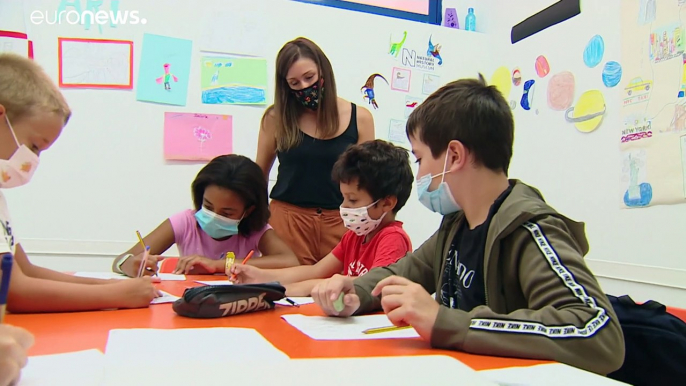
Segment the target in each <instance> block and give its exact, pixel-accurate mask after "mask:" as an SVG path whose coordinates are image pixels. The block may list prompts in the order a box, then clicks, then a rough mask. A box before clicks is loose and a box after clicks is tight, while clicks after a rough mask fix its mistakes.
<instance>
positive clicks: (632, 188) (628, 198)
mask: <svg viewBox="0 0 686 386" xmlns="http://www.w3.org/2000/svg"><path fill="white" fill-rule="evenodd" d="M625 162H626V163H625V164H624V165H625V166H624V167H625V169H624V172H625V173H626V172H628V175H629V186H628V187H627V190H626V192H625V193H624V204H625V205H626V206H627V207H630V208H640V207H645V206H648V205H649V204H650V202H651V201H652V199H653V187H652V186H651V185H650V183H648V182H641V183H639V182H638V181H639V178H640V175H639V173H640V172H641V168H644V167H645V166H646V165H645V161H643V160H642V159H641V153H639V154H631V153H629V154H628V158H627V159H626V161H625ZM627 169H628V170H627ZM644 178H645V177H644Z"/></svg>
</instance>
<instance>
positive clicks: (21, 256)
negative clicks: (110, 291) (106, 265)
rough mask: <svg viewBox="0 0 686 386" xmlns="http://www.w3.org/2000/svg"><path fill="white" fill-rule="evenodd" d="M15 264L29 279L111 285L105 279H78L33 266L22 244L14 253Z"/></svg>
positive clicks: (17, 246)
mask: <svg viewBox="0 0 686 386" xmlns="http://www.w3.org/2000/svg"><path fill="white" fill-rule="evenodd" d="M14 262H15V263H17V265H18V266H19V267H21V270H22V272H24V274H25V275H26V276H28V277H31V278H35V279H45V280H54V281H61V282H65V283H78V284H108V283H111V281H110V280H103V279H92V278H87V277H78V276H74V275H69V274H66V273H62V272H57V271H53V270H51V269H48V268H43V267H39V266H37V265H33V264H31V261H29V259H28V257H26V253H25V252H24V248H22V247H21V244H17V245H16V248H15V252H14Z"/></svg>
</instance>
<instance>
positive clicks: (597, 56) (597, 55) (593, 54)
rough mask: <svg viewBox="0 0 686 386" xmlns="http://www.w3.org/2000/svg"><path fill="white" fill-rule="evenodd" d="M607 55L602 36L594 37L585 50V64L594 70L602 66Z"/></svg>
mask: <svg viewBox="0 0 686 386" xmlns="http://www.w3.org/2000/svg"><path fill="white" fill-rule="evenodd" d="M604 54H605V41H604V40H603V37H602V36H600V35H594V36H593V37H592V38H591V40H589V41H588V43H587V44H586V48H585V49H584V63H585V64H586V66H588V67H590V68H593V67H595V66H597V65H599V64H600V61H602V60H603V55H604Z"/></svg>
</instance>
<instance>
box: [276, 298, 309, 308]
mask: <svg viewBox="0 0 686 386" xmlns="http://www.w3.org/2000/svg"><path fill="white" fill-rule="evenodd" d="M288 298H289V299H291V300H292V301H294V302H295V303H296V304H297V305H299V306H302V305H305V304H311V303H314V299H312V298H310V297H299V296H289V297H288ZM274 303H276V304H281V305H282V306H293V305H292V304H291V303H289V302H287V301H286V299H281V300H277V301H275V302H274Z"/></svg>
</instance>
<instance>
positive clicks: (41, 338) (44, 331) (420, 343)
mask: <svg viewBox="0 0 686 386" xmlns="http://www.w3.org/2000/svg"><path fill="white" fill-rule="evenodd" d="M186 278H187V280H186V281H165V282H162V283H160V284H159V285H158V286H159V288H160V289H162V290H164V291H167V292H169V293H171V294H174V295H177V296H181V295H182V294H183V291H184V290H185V289H186V288H191V287H196V286H198V285H200V284H198V283H196V282H195V280H222V279H224V280H225V278H224V277H222V276H187V277H186ZM297 313H300V314H304V315H323V314H322V312H321V310H320V309H319V307H317V306H316V305H314V304H308V305H304V306H300V307H290V306H277V307H276V309H274V310H269V311H259V312H255V313H250V314H243V315H234V316H229V317H224V318H216V319H193V318H186V317H182V316H178V315H177V314H176V313H175V312H174V311H173V310H172V307H171V304H157V305H151V306H150V307H149V308H141V309H132V310H113V311H92V312H71V313H50V314H12V315H9V314H8V315H7V317H6V322H7V323H9V324H12V325H15V326H20V327H23V328H25V329H27V330H29V331H31V332H32V333H33V334H34V336H35V337H36V343H35V345H34V346H33V347H32V348H31V349H30V351H29V355H44V354H57V353H64V352H71V351H79V350H87V349H99V350H101V351H102V352H104V351H105V345H106V344H107V336H108V334H109V331H110V330H111V329H120V328H160V329H173V328H207V327H244V328H253V329H255V330H257V331H258V332H259V333H260V334H262V335H263V336H264V337H265V338H266V339H267V340H269V341H270V342H271V343H272V344H273V345H274V346H275V347H276V348H278V349H279V350H281V351H283V352H284V353H285V354H286V355H288V356H289V357H291V358H294V359H296V358H338V357H374V356H400V355H448V356H451V357H454V358H457V359H458V360H460V361H462V362H463V363H465V364H466V365H467V366H470V367H472V368H473V369H475V370H485V369H497V368H504V367H513V366H531V365H535V364H541V363H549V362H546V361H540V360H526V359H516V358H504V357H491V356H483V355H473V354H467V353H463V352H457V351H449V350H440V349H432V348H431V347H430V346H429V344H428V342H426V341H424V340H423V339H421V338H414V339H373V340H330V341H324V340H314V339H311V338H310V337H308V336H307V335H305V334H303V333H302V332H300V331H299V330H297V329H296V328H295V327H292V326H291V325H290V324H288V322H286V321H285V320H283V319H281V315H285V314H297ZM141 344H153V345H154V344H155V342H141ZM217 344H231V342H219V341H218V342H217Z"/></svg>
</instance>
